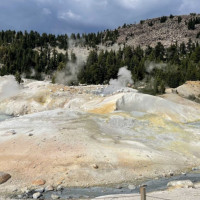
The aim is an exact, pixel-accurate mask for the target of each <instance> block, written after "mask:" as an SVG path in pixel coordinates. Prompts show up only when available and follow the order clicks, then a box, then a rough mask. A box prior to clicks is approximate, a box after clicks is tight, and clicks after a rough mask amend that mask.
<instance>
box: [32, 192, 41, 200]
mask: <svg viewBox="0 0 200 200" xmlns="http://www.w3.org/2000/svg"><path fill="white" fill-rule="evenodd" d="M40 196H41V193H40V192H36V193H34V194H33V199H38V198H39V197H40Z"/></svg>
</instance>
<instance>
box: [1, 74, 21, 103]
mask: <svg viewBox="0 0 200 200" xmlns="http://www.w3.org/2000/svg"><path fill="white" fill-rule="evenodd" d="M19 92H20V86H19V84H18V83H17V82H16V80H15V77H14V76H3V77H0V100H3V99H6V98H9V97H12V96H15V95H17V94H18V93H19Z"/></svg>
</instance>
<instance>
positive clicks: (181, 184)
mask: <svg viewBox="0 0 200 200" xmlns="http://www.w3.org/2000/svg"><path fill="white" fill-rule="evenodd" d="M167 186H168V187H175V188H190V187H194V184H193V182H192V181H190V180H182V181H170V182H169V183H168V184H167Z"/></svg>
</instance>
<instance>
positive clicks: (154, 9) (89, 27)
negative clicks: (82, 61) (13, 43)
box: [0, 0, 200, 34]
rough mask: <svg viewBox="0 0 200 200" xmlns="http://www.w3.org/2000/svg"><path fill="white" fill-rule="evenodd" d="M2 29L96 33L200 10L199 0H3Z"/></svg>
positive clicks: (1, 5) (0, 5)
mask: <svg viewBox="0 0 200 200" xmlns="http://www.w3.org/2000/svg"><path fill="white" fill-rule="evenodd" d="M0 1H1V3H0V9H1V12H0V29H3V30H7V29H12V30H13V29H14V30H28V31H29V30H36V31H39V32H48V33H55V34H61V33H72V32H81V33H84V32H96V31H101V30H104V29H107V28H108V29H113V28H117V27H118V26H121V25H123V24H124V23H135V22H138V21H139V20H141V19H147V18H152V17H159V16H163V15H170V14H174V15H178V14H188V13H190V12H198V8H200V1H199V0H163V1H161V0H56V1H55V0H7V1H4V0H0Z"/></svg>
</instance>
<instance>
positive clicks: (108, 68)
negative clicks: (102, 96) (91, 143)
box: [78, 40, 200, 94]
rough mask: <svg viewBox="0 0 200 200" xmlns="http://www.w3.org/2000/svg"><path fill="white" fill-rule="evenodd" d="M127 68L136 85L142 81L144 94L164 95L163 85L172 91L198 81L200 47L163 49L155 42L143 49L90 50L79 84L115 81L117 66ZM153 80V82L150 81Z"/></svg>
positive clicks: (187, 46) (189, 43) (80, 74)
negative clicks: (144, 86)
mask: <svg viewBox="0 0 200 200" xmlns="http://www.w3.org/2000/svg"><path fill="white" fill-rule="evenodd" d="M123 66H127V67H128V69H129V70H130V71H131V73H132V78H133V80H134V82H135V83H137V82H145V85H146V88H143V91H144V92H146V93H153V94H157V93H164V88H165V87H166V86H168V87H172V88H175V87H177V86H179V85H181V84H183V83H184V82H185V81H187V80H200V46H199V44H198V43H192V41H191V40H189V41H188V43H187V44H185V43H181V44H180V45H178V44H172V45H171V46H170V47H169V48H165V47H164V46H163V45H162V43H160V42H159V43H157V45H156V46H155V48H153V47H150V46H148V47H147V48H146V49H145V50H143V49H142V48H140V46H138V47H135V48H134V47H130V46H125V47H124V48H123V49H119V50H118V51H116V52H115V51H112V50H111V51H110V52H108V51H101V52H100V53H98V52H97V51H95V50H94V51H91V52H90V54H89V56H88V59H87V62H86V64H85V66H84V68H83V69H82V70H81V72H80V73H79V76H78V78H79V81H80V82H81V83H87V84H105V83H108V82H109V80H110V79H111V78H112V79H115V78H117V73H118V70H119V68H120V67H123ZM152 79H153V82H152Z"/></svg>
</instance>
